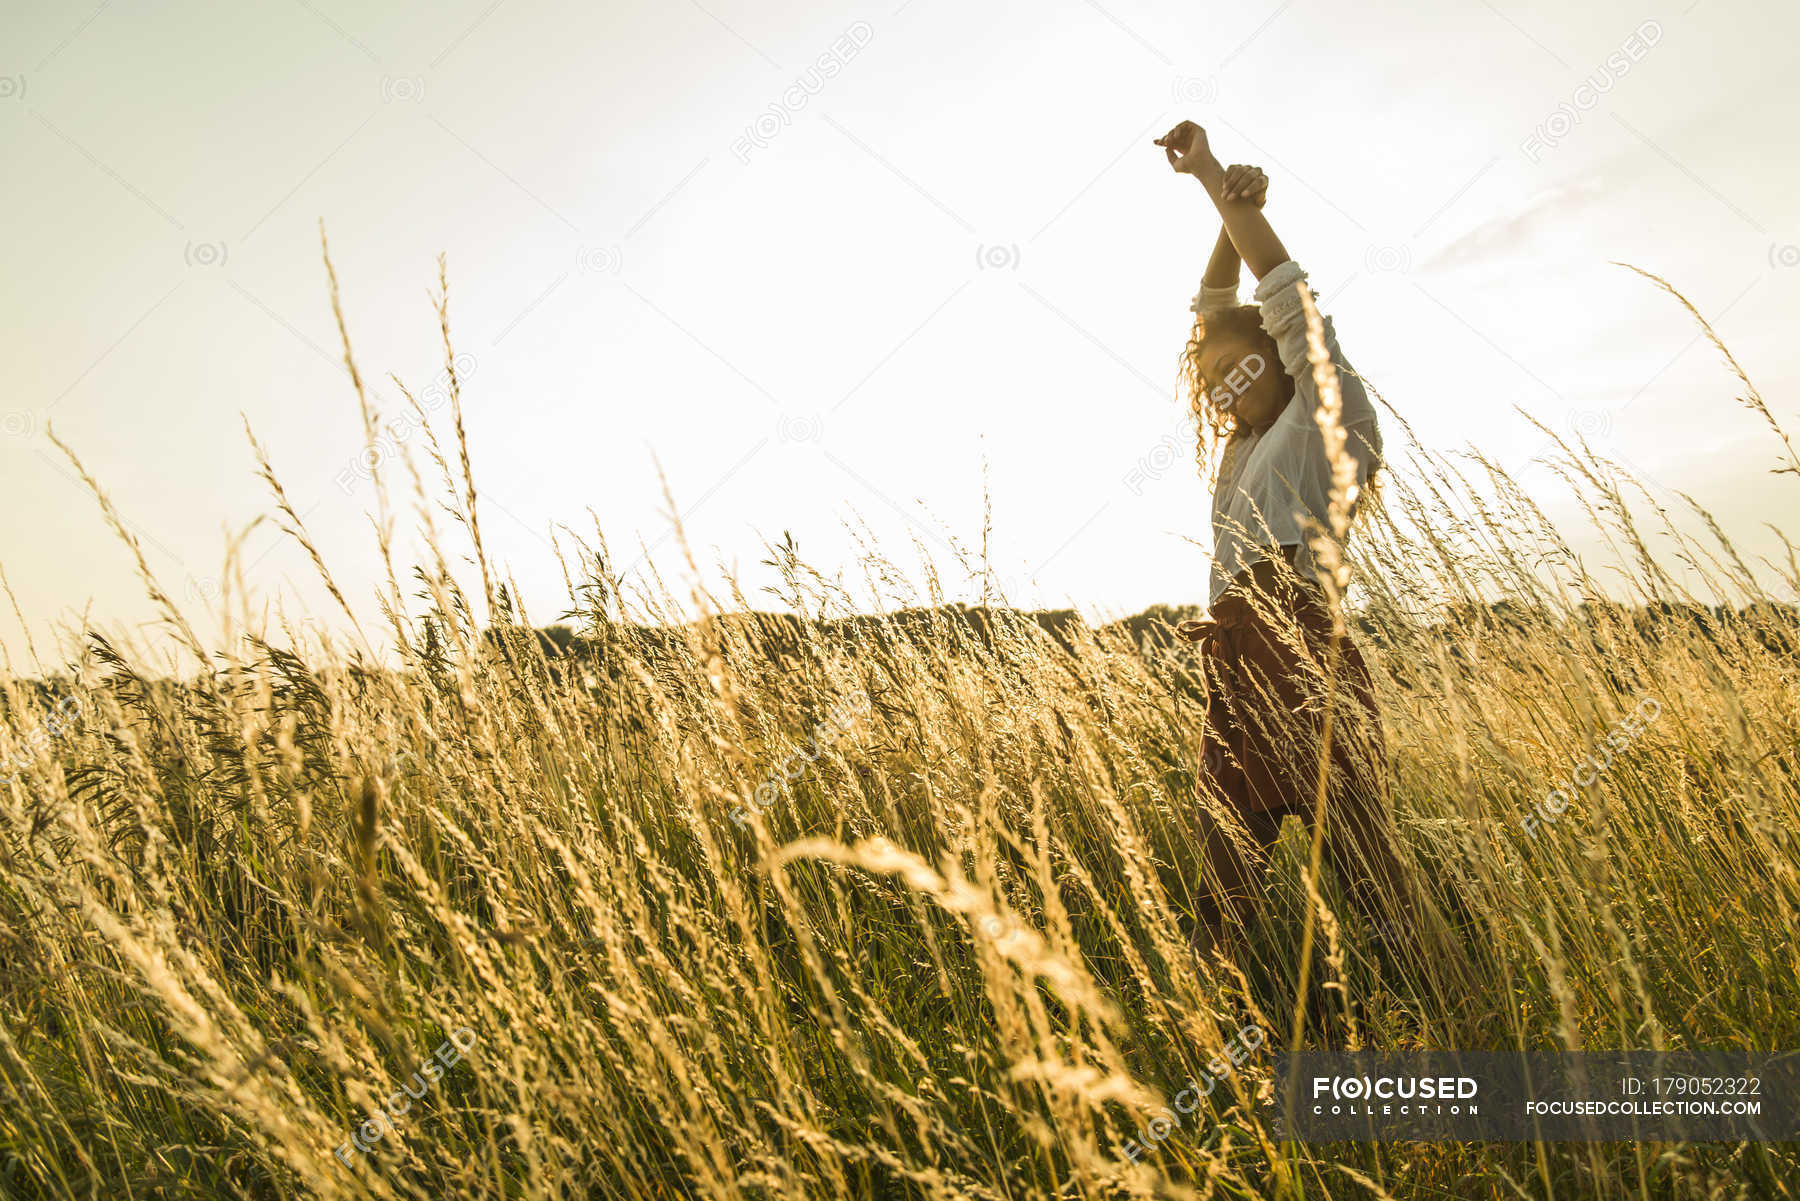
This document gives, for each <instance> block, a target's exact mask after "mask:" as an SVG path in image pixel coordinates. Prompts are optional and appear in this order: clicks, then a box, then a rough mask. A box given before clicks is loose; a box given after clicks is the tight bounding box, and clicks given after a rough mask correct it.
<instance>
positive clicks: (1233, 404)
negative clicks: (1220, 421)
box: [1200, 338, 1294, 429]
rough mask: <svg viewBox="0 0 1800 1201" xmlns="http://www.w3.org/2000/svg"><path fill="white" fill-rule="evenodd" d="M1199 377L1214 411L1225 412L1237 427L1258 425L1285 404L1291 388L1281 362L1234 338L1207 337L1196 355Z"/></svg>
mask: <svg viewBox="0 0 1800 1201" xmlns="http://www.w3.org/2000/svg"><path fill="white" fill-rule="evenodd" d="M1200 377H1201V378H1202V379H1204V380H1205V381H1206V401H1207V405H1208V407H1209V408H1211V409H1212V411H1213V412H1214V413H1217V414H1219V415H1221V416H1224V415H1226V414H1229V415H1230V416H1232V417H1235V418H1236V419H1237V424H1238V428H1240V429H1262V428H1263V427H1265V426H1268V425H1271V424H1273V423H1274V421H1275V419H1276V418H1277V417H1279V416H1281V411H1282V410H1283V409H1285V408H1287V403H1288V400H1289V398H1291V397H1292V396H1293V394H1294V389H1293V387H1292V385H1291V383H1290V382H1289V380H1288V374H1287V372H1285V371H1283V370H1282V369H1281V364H1280V363H1277V362H1272V361H1271V360H1270V357H1269V356H1268V355H1265V354H1264V353H1263V352H1262V351H1261V350H1260V349H1258V348H1257V347H1256V346H1254V345H1252V344H1251V343H1249V342H1247V341H1244V340H1242V339H1238V338H1209V339H1208V340H1207V344H1206V349H1205V350H1204V351H1203V352H1202V353H1201V356H1200Z"/></svg>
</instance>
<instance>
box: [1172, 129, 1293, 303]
mask: <svg viewBox="0 0 1800 1201" xmlns="http://www.w3.org/2000/svg"><path fill="white" fill-rule="evenodd" d="M1202 153H1204V154H1205V155H1206V159H1205V160H1204V161H1203V162H1202V163H1200V164H1197V165H1196V166H1195V168H1194V169H1193V170H1192V171H1191V172H1189V174H1191V175H1193V177H1194V178H1195V179H1198V180H1199V181H1200V186H1201V187H1203V188H1205V189H1206V194H1207V195H1208V196H1210V197H1211V198H1212V202H1213V207H1214V208H1217V209H1218V210H1219V217H1220V218H1221V219H1222V220H1223V221H1224V222H1225V232H1226V234H1227V235H1228V236H1229V237H1230V239H1231V244H1232V245H1233V246H1234V247H1235V248H1236V249H1237V253H1238V257H1239V258H1241V259H1243V260H1244V263H1245V265H1246V266H1248V267H1249V268H1250V271H1251V273H1252V274H1254V275H1255V276H1256V278H1257V279H1261V278H1262V277H1263V276H1265V275H1267V274H1268V273H1269V272H1271V271H1273V270H1275V268H1277V267H1279V266H1281V264H1283V263H1285V262H1287V261H1288V252H1287V247H1285V246H1283V245H1282V244H1281V239H1280V238H1279V237H1277V236H1276V234H1275V227H1274V226H1272V225H1270V224H1269V219H1268V218H1267V217H1264V216H1263V214H1262V210H1261V209H1259V208H1257V207H1256V202H1255V201H1253V200H1247V199H1243V198H1238V199H1233V200H1226V199H1224V186H1225V168H1224V167H1222V166H1220V165H1219V160H1218V159H1216V158H1214V157H1213V156H1212V152H1211V151H1210V150H1207V151H1203V152H1202Z"/></svg>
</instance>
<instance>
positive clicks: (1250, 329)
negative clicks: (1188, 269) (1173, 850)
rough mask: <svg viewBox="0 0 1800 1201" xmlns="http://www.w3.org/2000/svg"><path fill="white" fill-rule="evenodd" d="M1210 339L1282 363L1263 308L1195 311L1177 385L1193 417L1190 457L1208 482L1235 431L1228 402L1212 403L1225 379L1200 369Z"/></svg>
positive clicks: (1245, 306)
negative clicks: (1225, 340)
mask: <svg viewBox="0 0 1800 1201" xmlns="http://www.w3.org/2000/svg"><path fill="white" fill-rule="evenodd" d="M1209 338H1228V339H1230V340H1231V341H1232V342H1234V343H1236V344H1238V345H1240V346H1246V347H1248V348H1250V349H1251V350H1254V351H1255V352H1256V353H1258V354H1260V355H1262V356H1263V358H1264V359H1265V360H1267V361H1268V362H1270V363H1273V364H1275V365H1276V366H1277V367H1279V366H1280V364H1281V351H1280V350H1279V348H1277V347H1276V345H1275V339H1274V338H1272V337H1270V336H1269V331H1268V330H1266V329H1264V328H1263V324H1262V310H1260V309H1258V308H1257V307H1256V306H1255V305H1253V304H1240V305H1234V306H1232V307H1230V308H1224V309H1213V310H1211V311H1210V312H1205V313H1197V314H1195V316H1194V329H1193V332H1192V333H1190V334H1189V335H1188V342H1187V346H1186V347H1184V348H1183V349H1182V352H1181V384H1182V390H1183V391H1184V392H1186V393H1187V402H1188V415H1189V416H1190V417H1192V418H1193V421H1194V434H1195V440H1194V461H1195V462H1196V463H1197V464H1199V467H1200V478H1201V479H1202V480H1204V481H1206V483H1207V484H1208V485H1209V486H1210V485H1212V484H1213V483H1214V482H1215V481H1216V480H1217V477H1218V474H1219V470H1220V468H1221V467H1223V466H1224V463H1225V460H1226V458H1227V457H1228V456H1229V455H1230V453H1231V451H1232V448H1233V446H1234V445H1235V444H1236V442H1237V436H1238V434H1239V432H1240V431H1239V429H1238V423H1237V415H1236V414H1235V413H1233V412H1232V411H1231V408H1230V406H1228V405H1215V404H1213V403H1211V397H1212V394H1213V392H1214V390H1215V389H1217V388H1219V387H1220V386H1222V384H1223V382H1224V381H1222V380H1209V379H1207V378H1206V373H1205V372H1204V371H1203V370H1202V369H1201V366H1200V362H1201V358H1202V357H1203V356H1204V355H1205V353H1206V347H1207V340H1208V339H1209ZM1284 374H1285V373H1284ZM1289 386H1290V387H1291V386H1292V385H1291V384H1290V385H1289Z"/></svg>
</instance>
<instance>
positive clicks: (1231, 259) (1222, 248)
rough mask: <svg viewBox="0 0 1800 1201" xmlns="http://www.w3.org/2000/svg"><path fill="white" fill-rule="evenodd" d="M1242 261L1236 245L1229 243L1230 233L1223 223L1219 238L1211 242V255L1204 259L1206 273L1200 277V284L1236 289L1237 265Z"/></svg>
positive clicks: (1220, 227)
mask: <svg viewBox="0 0 1800 1201" xmlns="http://www.w3.org/2000/svg"><path fill="white" fill-rule="evenodd" d="M1242 262H1243V260H1242V259H1241V258H1239V257H1238V252H1237V247H1236V246H1234V245H1232V243H1231V234H1230V233H1229V232H1228V231H1227V230H1226V229H1225V227H1224V226H1223V225H1221V226H1219V240H1218V241H1217V242H1216V243H1214V244H1213V252H1212V257H1211V258H1210V259H1207V260H1206V274H1205V275H1203V276H1201V277H1200V284H1201V286H1202V287H1206V288H1230V289H1232V290H1233V291H1236V290H1237V286H1238V266H1239V264H1241V263H1242Z"/></svg>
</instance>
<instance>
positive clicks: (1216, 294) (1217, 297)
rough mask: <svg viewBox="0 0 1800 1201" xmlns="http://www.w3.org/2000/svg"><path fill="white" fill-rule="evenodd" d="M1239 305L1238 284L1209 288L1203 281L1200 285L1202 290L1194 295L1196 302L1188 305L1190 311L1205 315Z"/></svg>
mask: <svg viewBox="0 0 1800 1201" xmlns="http://www.w3.org/2000/svg"><path fill="white" fill-rule="evenodd" d="M1237 306H1238V290H1237V285H1236V284H1233V285H1231V287H1229V288H1209V287H1207V286H1206V285H1205V284H1204V283H1202V284H1201V285H1200V291H1199V292H1197V293H1195V295H1194V302H1193V303H1192V304H1190V305H1188V311H1189V312H1190V313H1199V314H1200V315H1202V316H1205V315H1206V314H1207V313H1216V312H1218V311H1219V310H1220V309H1235V308H1236V307H1237Z"/></svg>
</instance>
